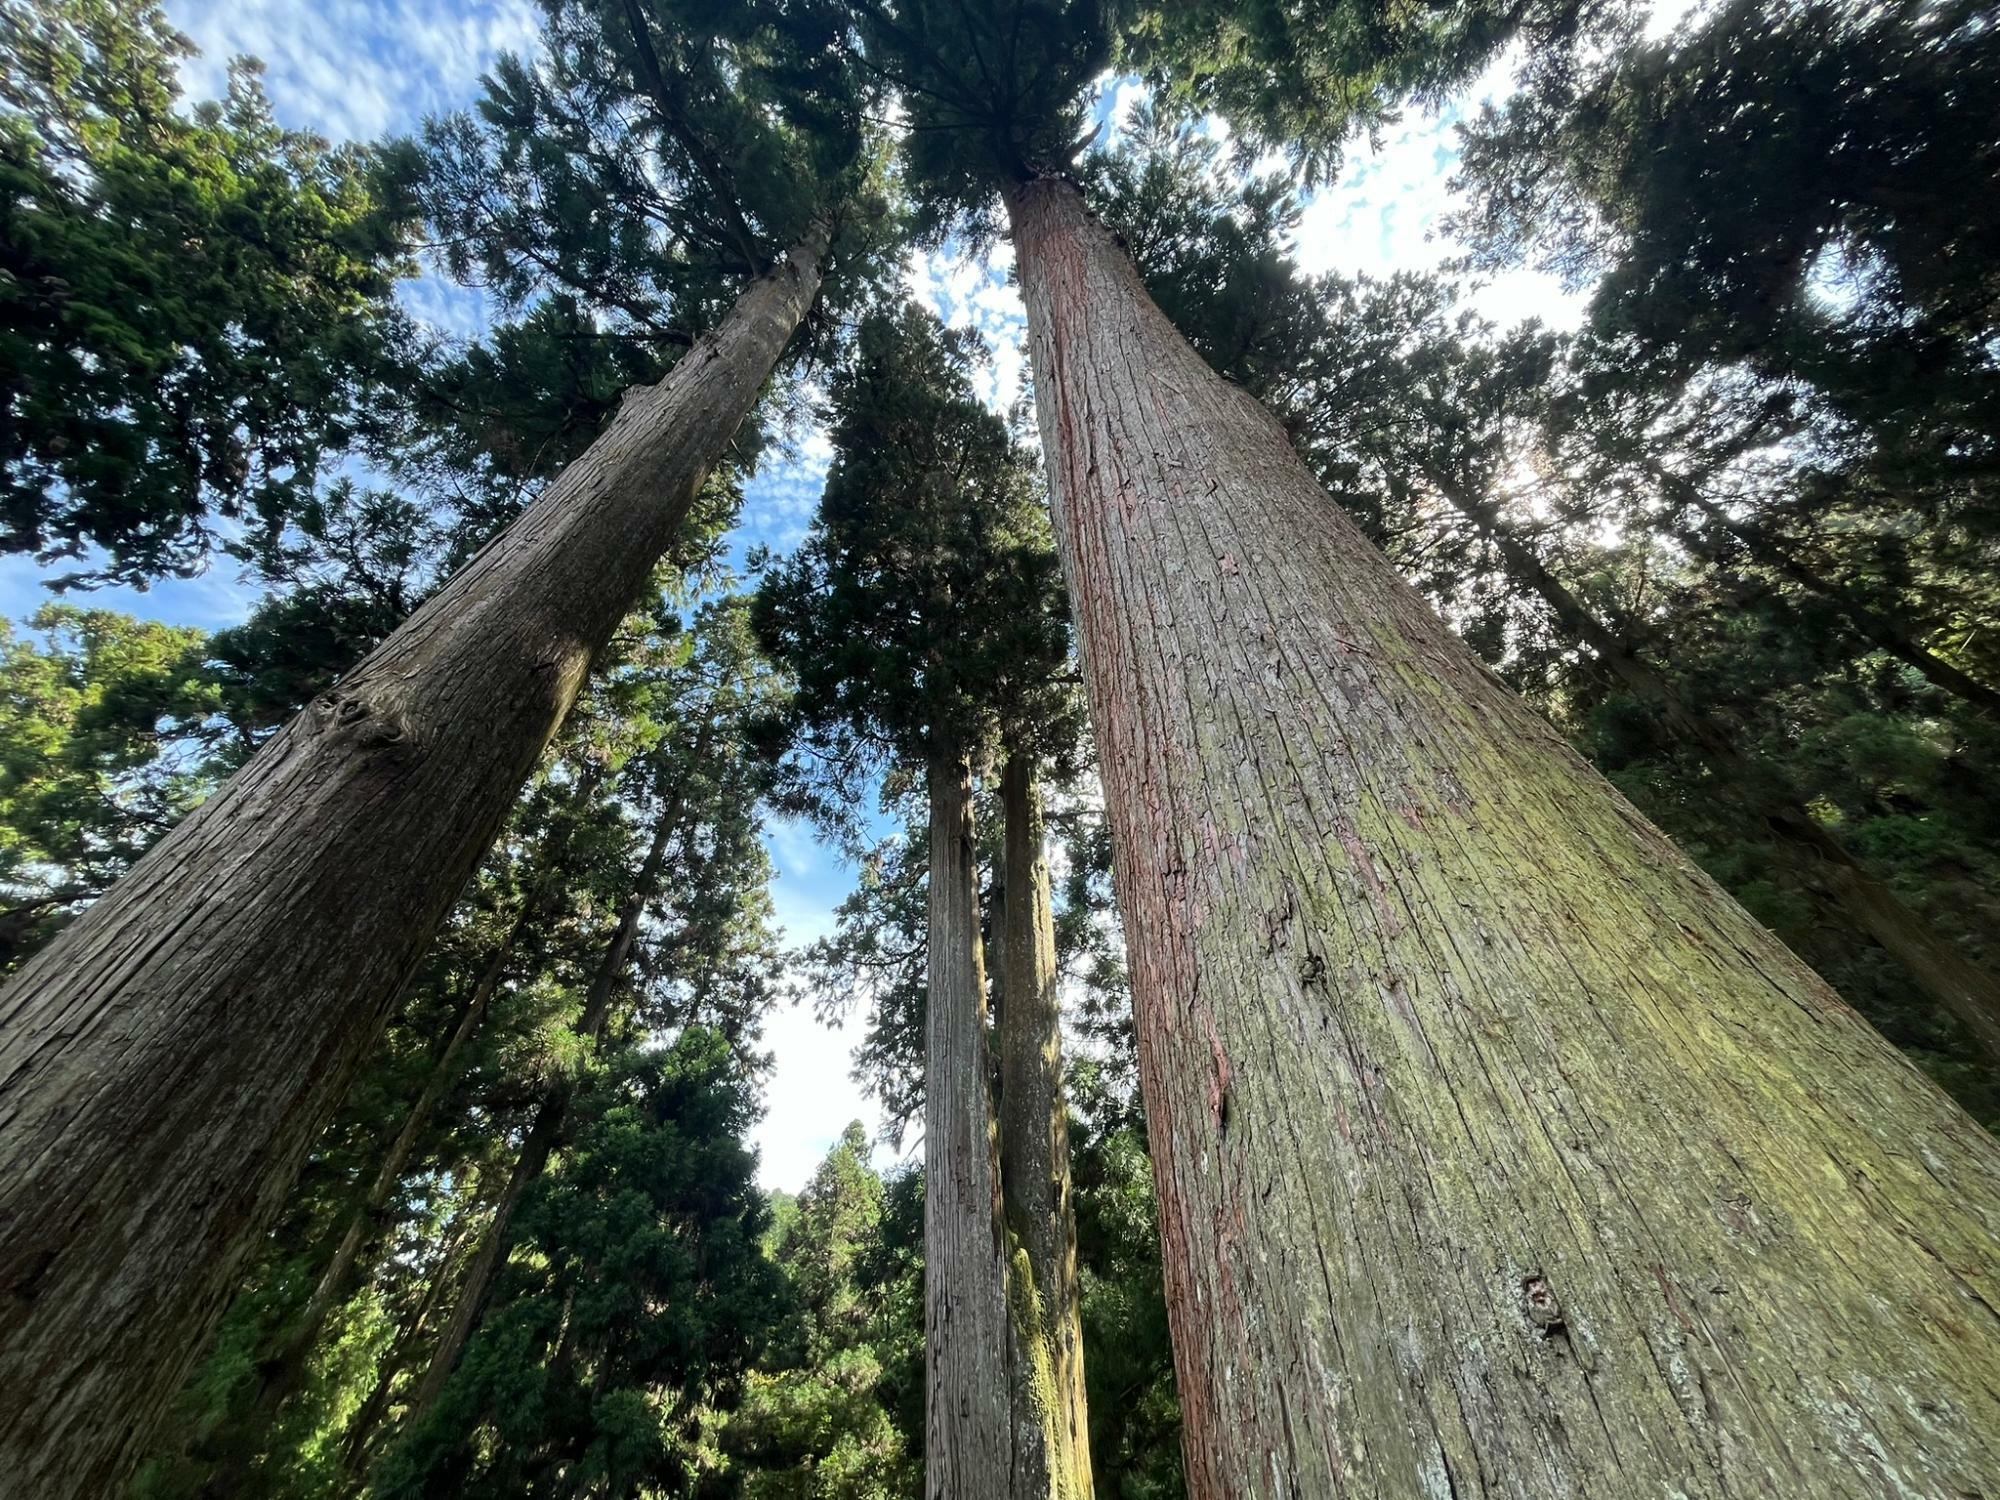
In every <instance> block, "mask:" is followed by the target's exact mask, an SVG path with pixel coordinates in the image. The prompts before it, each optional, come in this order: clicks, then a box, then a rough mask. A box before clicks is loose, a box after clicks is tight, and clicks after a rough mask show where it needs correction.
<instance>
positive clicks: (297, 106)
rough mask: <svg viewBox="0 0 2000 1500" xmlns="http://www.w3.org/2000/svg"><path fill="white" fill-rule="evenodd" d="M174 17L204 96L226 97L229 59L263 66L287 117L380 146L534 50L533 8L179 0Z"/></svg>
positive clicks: (452, 0) (191, 85)
mask: <svg viewBox="0 0 2000 1500" xmlns="http://www.w3.org/2000/svg"><path fill="white" fill-rule="evenodd" d="M168 15H169V19H171V20H172V22H173V24H174V25H175V26H177V27H178V28H179V29H180V30H182V31H184V32H186V33H187V34H188V36H189V37H191V38H192V39H193V40H194V42H195V44H196V45H197V46H198V47H200V48H201V51H202V55H201V56H200V57H199V58H196V59H194V60H192V61H191V62H190V63H189V64H188V65H187V67H186V69H185V76H186V80H187V84H188V89H189V92H190V94H191V95H193V96H194V97H195V98H210V97H214V96H216V95H218V94H220V93H221V92H222V89H223V85H224V82H225V80H226V78H227V70H228V65H229V60H230V59H231V58H232V57H236V56H244V55H247V56H251V57H256V58H259V59H261V60H262V61H263V62H264V64H265V66H266V68H267V70H268V71H267V74H266V85H267V87H268V88H269V90H270V94H271V99H272V103H273V105H274V106H275V108H276V109H277V112H278V118H279V119H280V120H282V121H284V123H285V124H287V125H290V126H293V127H295V128H298V129H305V130H315V131H318V132H319V133H321V134H322V135H326V136H328V137H331V138H332V139H334V140H373V139H375V138H376V137H378V136H381V135H383V134H386V133H389V132H391V131H401V130H408V129H410V128H411V127H412V126H414V125H415V124H416V123H417V122H418V121H419V120H420V119H421V118H422V117H423V116H424V115H426V114H431V113H437V112H440V111H443V110H448V109H453V108H456V107H458V106H460V105H463V104H464V103H466V102H467V101H468V100H469V99H470V98H471V97H472V96H473V94H474V93H475V92H476V91H477V87H478V81H479V75H480V74H481V73H483V72H484V71H486V69H488V68H489V67H491V66H492V63H493V59H494V57H495V56H496V55H497V54H498V53H500V52H502V51H516V52H518V51H526V50H529V49H531V48H532V47H533V46H534V43H535V37H536V30H537V23H536V16H535V7H534V6H533V4H532V3H530V0H404V3H390V0H316V3H313V4H301V3H299V0H180V3H170V5H169V10H168Z"/></svg>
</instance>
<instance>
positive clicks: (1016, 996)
mask: <svg viewBox="0 0 2000 1500" xmlns="http://www.w3.org/2000/svg"><path fill="white" fill-rule="evenodd" d="M1000 806H1001V814H1002V817H1003V819H1004V821H1005V825H1006V826H1005V830H1004V833H1005V878H1004V881H1003V889H1004V890H1005V891H1006V893H1007V895H1006V900H1005V903H1004V905H1003V908H1002V913H1001V922H1002V951H1003V954H1004V958H1003V963H1004V971H1003V972H1004V974H1005V983H1004V984H1003V985H1002V986H1001V990H1000V1027H999V1039H1000V1190H1001V1201H1002V1203H1003V1205H1004V1207H1005V1210H1006V1216H1007V1226H1008V1229H1009V1230H1010V1232H1011V1233H1012V1235H1013V1240H1014V1246H1015V1256H1014V1261H1015V1265H1014V1276H1015V1279H1016V1280H1017V1281H1018V1282H1020V1283H1021V1285H1019V1286H1017V1287H1016V1288H1015V1289H1014V1294H1013V1295H1014V1299H1015V1302H1016V1304H1017V1306H1018V1305H1020V1304H1021V1303H1022V1302H1023V1300H1024V1297H1025V1294H1026V1292H1027V1291H1028V1290H1029V1289H1030V1288H1032V1290H1033V1293H1034V1298H1035V1301H1034V1306H1033V1308H1032V1309H1030V1311H1032V1313H1033V1314H1034V1316H1033V1318H1032V1320H1018V1319H1017V1322H1019V1321H1027V1322H1028V1324H1029V1326H1028V1327H1026V1328H1023V1329H1022V1330H1021V1332H1022V1333H1023V1336H1024V1337H1032V1338H1034V1339H1035V1340H1036V1341H1037V1342H1038V1343H1039V1346H1040V1347H1039V1349H1038V1350H1037V1352H1036V1353H1035V1356H1034V1358H1033V1361H1032V1365H1031V1368H1032V1370H1033V1372H1034V1373H1035V1375H1036V1376H1037V1383H1038V1384H1042V1385H1045V1386H1046V1389H1044V1390H1039V1391H1037V1392H1035V1396H1036V1398H1037V1408H1038V1415H1039V1417H1040V1420H1041V1422H1042V1428H1043V1441H1044V1443H1045V1445H1046V1446H1047V1449H1048V1453H1049V1480H1050V1483H1049V1489H1048V1493H1049V1494H1050V1495H1052V1496H1057V1497H1061V1500H1073V1497H1087V1496H1089V1495H1090V1494H1091V1493H1092V1485H1091V1469H1090V1413H1089V1406H1088V1403H1087V1402H1086V1400H1085V1397H1084V1380H1083V1324H1082V1312H1081V1306H1080V1293H1079V1289H1078V1285H1077V1270H1076V1204H1075V1201H1074V1199H1073V1197H1072V1195H1071V1182H1070V1169H1069V1108H1068V1105H1067V1102H1066V1099H1065V1096H1064V1093H1063V1062H1062V1003H1061V998H1060V996H1059V994H1058V992H1057V989H1056V933H1055V912H1054V907H1053V903H1052V901H1051V898H1050V894H1049V861H1048V856H1047V854H1046V852H1045V851H1044V849H1043V833H1042V799H1041V792H1040V789H1039V788H1038V787H1037V786H1036V785H1035V768H1034V762H1033V759H1032V758H1031V757H1029V756H1027V755H1025V754H1022V753H1020V752H1010V753H1009V754H1008V755H1007V757H1006V760H1005V762H1004V763H1003V765H1002V767H1001V771H1000ZM1023 1256H1025V1257H1026V1260H1027V1265H1026V1267H1025V1268H1023V1267H1022V1266H1021V1264H1020V1261H1021V1258H1022V1257H1023Z"/></svg>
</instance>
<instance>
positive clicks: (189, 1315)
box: [0, 243, 823, 1500]
mask: <svg viewBox="0 0 2000 1500" xmlns="http://www.w3.org/2000/svg"><path fill="white" fill-rule="evenodd" d="M822 251H823V243H822V244H816V245H810V246H805V247H801V248H800V249H797V250H795V251H793V252H792V253H791V255H790V256H788V257H787V258H786V260H785V261H784V262H783V263H782V264H781V265H780V266H779V267H778V268H777V269H776V270H774V271H773V272H772V273H771V274H770V275H769V276H767V277H765V278H763V279H762V280H760V281H758V282H756V283H755V284H753V285H752V286H751V287H750V288H749V289H748V290H747V291H745V293H744V294H743V295H742V297H741V298H739V299H738V301H737V304H736V306H735V307H734V308H733V309H732V310H731V311H730V313H729V314H728V316H726V317H725V318H724V319H723V321H722V323H721V324H720V326H719V327H718V328H717V329H716V330H715V332H714V333H713V334H711V335H709V336H708V337H706V338H704V339H703V340H701V341H700V342H699V343H697V344H696V345H695V347H694V348H693V349H691V350H690V351H689V352H688V353H687V355H686V356H684V357H683V358H682V360H681V361H680V363H679V364H677V365H676V366H675V367H674V368H673V369H672V370H671V371H670V372H669V373H668V375H667V377H666V378H665V379H664V380H663V381H661V382H660V383H659V384H658V385H657V386H654V387H652V388H651V389H649V390H645V391H640V392H636V393H634V395H633V396H632V398H631V399H630V400H628V401H627V402H626V404H625V407H624V409H623V410H622V411H621V412H620V413H619V415H618V417H617V418H616V419H615V420H614V421H613V423H612V425H611V427H610V428H609V429H608V430H607V431H606V432H605V433H604V435H603V436H602V437H600V438H599V439H598V440H597V441H596V442H595V443H594V444H592V446H591V448H590V451H589V452H588V453H586V454H585V455H584V456H583V457H582V458H581V459H579V460H578V461H577V462H576V463H574V464H572V465H571V466H570V467H569V469H568V470H566V471H565V472H564V474H563V476H562V477H561V478H560V479H558V480H557V481H556V483H555V484H554V485H553V486H551V488H550V489H549V491H548V493H547V494H545V495H544V496H543V497H542V498H541V499H540V500H539V501H538V502H537V503H536V504H535V505H534V506H533V507H532V508H531V509H530V510H529V511H528V512H527V513H526V514H525V515H523V516H522V517H521V518H520V519H519V520H518V521H516V522H515V524H514V525H512V526H510V527H509V528H508V529H507V531H506V532H505V533H504V534H502V535H501V536H500V537H499V538H497V539H496V540H495V541H494V542H493V543H492V544H491V545H489V546H488V547H487V548H486V549H485V550H484V551H482V552H481V553H480V554H479V556H478V557H476V558H475V559H474V560H473V561H472V562H471V564H469V565H468V566H467V567H466V568H465V569H464V571H462V572H461V573H459V574H458V576H457V577H455V578H454V579H453V580H452V581H451V582H450V583H449V584H448V585H447V586H446V587H445V588H443V589H442V590H440V591H439V593H438V594H437V595H436V596H435V597H434V598H433V599H432V600H431V601H430V602H429V603H427V604H426V605H425V606H424V607H423V608H422V609H421V610H419V611H418V612H417V613H416V614H415V615H414V616H412V617H411V618H410V619H409V620H408V621H407V622H406V623H405V624H404V625H403V626H402V627H401V628H400V629H399V630H397V631H396V633H395V634H394V635H392V636H391V637H390V638H389V639H388V640H387V641H386V642H384V643H383V644H382V646H381V647H379V648H378V649H377V650H376V651H375V652H374V654H373V655H371V656H370V657H369V658H368V659H367V660H366V661H364V662H363V663H362V664H361V665H360V666H359V667H357V668H356V669H355V670H354V671H353V672H352V673H351V674H349V676H348V677H347V678H346V679H345V680H343V681H342V682H341V684H340V685H339V686H338V687H337V688H335V689H333V690H332V691H330V692H328V693H327V694H325V695H324V696H323V697H321V698H319V699H317V700H315V701H314V703H313V704H312V705H311V707H310V708H309V709H308V710H307V711H306V712H305V713H303V714H301V715H300V716H299V717H298V718H297V719H295V720H294V721H293V722H292V723H291V724H290V725H288V726H287V727H286V728H285V729H284V730H283V731H281V732H280V733H279V734H278V735H277V736H276V737H275V738H273V739H272V740H271V741H270V742H269V743H268V744H267V745H266V746H265V747H264V748H263V749H262V750H261V751H260V752H259V753H258V754H257V755H256V757H255V758H253V759H252V760H251V762H250V763H249V764H248V765H247V766H245V767H244V768H243V769H242V770H241V771H240V772H238V773H237V775H236V776H235V777H234V778H232V779H231V781H230V782H229V784H228V785H227V786H226V787H225V788H224V789H223V790H222V791H221V792H220V793H218V794H217V795H216V796H215V797H214V798H212V799H210V801H209V802H207V803H206V804H205V805H204V806H203V807H201V808H200V809H199V810H198V811H197V812H195V813H194V814H193V815H192V816H191V817H189V818H188V819H187V820H186V821H185V822H183V823H182V824H181V825H180V826H179V827H178V828H177V829H175V830H174V832H173V833H171V834H169V835H168V836H167V838H165V839H164V840H162V841H161V843H160V844H159V845H157V846H156V847H155V848H154V849H153V850H152V852H151V853H149V854H148V855H147V856H146V858H144V859H143V860H141V861H140V862H139V864H138V865H136V866H135V867H134V868H133V869H132V871H131V872H130V873H129V874H127V875H126V876H125V878H124V879H123V880H121V881H120V882H118V884H117V885H116V886H115V887H114V888H113V889H112V890H111V891H110V892H109V893H108V894H107V895H106V896H105V897H104V899H103V900H102V901H100V902H99V903H98V904H97V905H96V906H95V907H94V908H92V909H91V911H89V912H88V913H87V914H85V916H84V917H83V918H82V919H81V920H80V921H78V922H77V923H76V924H75V925H74V926H72V927H71V928H70V929H69V930H68V931H67V932H66V933H64V935H63V936H62V937H61V938H59V939H58V940H57V941H56V942H55V943H54V944H52V945H51V946H50V947H49V948H48V949H46V950H45V951H44V952H42V953H41V954H40V955H38V956H37V957H36V958H35V959H34V960H33V961H31V962H30V963H29V964H28V965H27V966H26V967H25V968H23V969H22V971H21V972H20V973H19V974H17V975H16V976H15V977H14V979H13V980H12V981H11V982H10V983H9V984H8V986H7V987H6V989H5V990H4V991H0V1491H4V1492H5V1493H6V1494H8V1495H9V1496H12V1497H20V1500H40V1497H43V1496H56V1495H90V1496H96V1495H101V1494H107V1493H111V1492H112V1491H114V1490H115V1489H116V1488H117V1487H118V1485H119V1483H120V1481H121V1479H122V1476H123V1475H125V1474H126V1473H127V1472H128V1471H129V1470H130V1468H131V1466H132V1465H133V1463H134V1462H136V1460H137V1458H138V1456H139V1455H140V1454H141V1453H142V1452H143V1451H144V1447H145V1443H146V1436H147V1434H148V1433H149V1431H150V1430H151V1428H152V1425H153V1423H154V1422H155V1420H156V1419H157V1418H158V1416H159V1414H160V1412H161V1410H162V1409H163V1407H164V1406H165V1404H166V1402H167V1401H168V1400H170V1399H171V1397H172V1395H173V1393H174V1391H175V1390H176V1389H177V1388H178V1387H179V1385H180V1383H181V1380H182V1378H183V1377H184V1376H185V1374H186V1372H187V1368H188V1365H189V1363H190V1362H191V1361H192V1360H193V1359H194V1358H195V1357H196V1356H197V1355H198V1354H199V1353H200V1351H201V1348H202V1346H203V1344H204V1342H205V1340H206V1336H207V1334H208V1332H209V1330H210V1329H211V1328H212V1327H213V1325H214V1322H215V1320H216V1318H217V1317H218V1316H219V1315H220V1313H221V1310H222V1307H223V1305H224V1303H225V1301H226V1299H227V1297H228V1294H229V1292H230V1290H231V1288H232V1287H233V1286H234V1285H235V1281H236V1277H237V1273H238V1271H239V1269H240V1267H241V1265H242V1262H243V1257H244V1254H245V1252H246V1250H247V1249H248V1247H249V1246H250V1245H251V1244H253V1243H254V1241H255V1239H256V1236H257V1234H258V1233H259V1231H260V1230H261V1229H262V1228H263V1226H264V1225H265V1224H266V1223H267V1222H268V1221H269V1219H270V1218H271V1216H272V1214H273V1213H274V1212H275V1210H276V1208H277V1205H278V1203H279V1202H280V1200H281V1198H282V1195H283V1193H284V1191H285V1189H286V1187H287V1185H288V1184H289V1183H290V1182H291V1181H292V1180H293V1178H294V1176H295V1175H296V1173H297V1171H298V1168H299V1165H300V1162H301V1161H302V1160H303V1158H304V1154H305V1152H306V1149H307V1147H308V1145H309V1143H310V1142H311V1140H312V1138H313V1136H314V1134H315V1133H316V1131H317V1130H318V1129H319V1127H320V1126H321V1125H323V1124H324V1123H325V1121H326V1118H327V1116H328V1115H329V1114H330V1113H331V1111H332V1110H333V1108H334V1107H335V1105H336V1104H337V1103H338V1101H339V1099H340V1097H341V1095H342V1094H343V1093H344V1092H345V1090H346V1088H347V1085H348V1083H349V1081H350V1080H351V1079H352V1077H353V1074H354V1071H355V1069H356V1067H358V1066H359V1063H360V1060H361V1059H362V1058H363V1057H364V1056H365V1055H366V1053H367V1049H368V1047H369V1046H370V1045H371V1044H372V1043H373V1042H374V1040H375V1038H376V1037H377V1036H378V1035H379V1034H380V1032H381V1030H382V1027H383V1025H384V1024H385V1022H386V1020H387V1017H388V1014H389V1010H390V1008H391V1006H392V1004H393V1002H394V998H395V995H396V992H397V989H398V987H399V985H400V984H401V983H402V980H403V977H404V975H405V974H406V973H408V971H409V969H410V967H411V965H412V964H413V963H414V962H415V961H416V959H417V957H418V956H419V954H420V953H421V952H422V950H423V947H424V945H425V943H426V942H427V941H428V940H429V939H430V936H431V934H432V932H433V931H434V930H435V929H436V927H437V924H438V922H439V921H440V920H441V918H442V917H443V914H444V913H445V911H446V910H447V909H448V907H449V906H450V904H451V902H452V900H453V899H454V898H455V897H456V896H457V894H458V891H459V888H460V886H461V885H462V884H463V883H464V881H465V879H466V877H467V875H468V874H470V872H471V870H472V868H473V866H474V865H475V864H476V863H477V861H478V859H479V857H480V855H481V854H482V853H483V852H484V851H485V849H486V847H487V845H488V844H489V843H490V842H491V840H492V838H493V835H494V833H495V831H496V829H497V828H498V827H499V824H500V821H501V819H502V818H503V817H504V816H505V815H506V812H507V809H508V808H509V807H510V806H511V805H512V803H513V799H514V796H515V793H516V792H517V791H518V790H519V788H520V785H521V783H522V781H523V780H524V779H525V777H526V776H527V774H528V772H529V770H530V768H531V767H532V766H533V764H534V762H535V759H536V757H537V756H538V755H539V754H540V753H541V751H542V748H543V746H544V745H546V744H547V742H548V740H549V736H550V735H551V733H552V732H553V731H554V729H555V727H556V726H557V725H558V724H559V723H560V722H561V721H562V718H563V715H564V714H565V713H566V712H567V711H568V709H569V706H570V703H571V701H572V700H573V699H574V697H575V695H576V692H577V689H578V687H579V686H580V685H581V684H582V682H583V679H584V675H585V673H586V672H587V671H588V669H589V666H590V662H591V658H592V656H593V655H594V654H595V653H596V652H597V651H598V650H599V648H601V647H602V645H603V644H604V642H605V641H606V640H607V639H609V637H610V635H611V632H612V630H613V629H614V628H615V626H616V625H617V623H618V621H619V619H620V618H621V617H622V616H623V615H624V613H625V612H626V611H627V610H628V609H629V608H630V607H631V606H632V604H633V603H634V602H635V601H636V600H637V599H638V598H639V597H640V596H641V594H642V593H643V591H644V589H645V586H646V582H647V579H648V578H649V576H650V574H651V570H652V568H653V565H654V564H655V562H656V561H657V560H658V558H659V557H660V555H661V554H662V553H663V552H664V551H665V550H666V548H667V546H668V544H669V543H670V542H671V541H672V539H673V537H674V535H675V533H676V532H677V531H678V529H679V528H680V525H681V522H682V520H683V519H684V517H685V516H686V514H687V510H688V507H689V505H690V504H691V503H692V501H693V498H694V496H695V494H696V492H697V491H698V489H699V488H700V486H701V484H702V482H703V480H704V479H705V478H706V476H707V474H708V472H709V470H710V468H711V467H712V466H713V465H714V464H715V462H716V461H717V460H718V459H719V458H720V456H721V455H722V453H723V451H724V449H725V447H726V446H727V444H728V443H729V441H730V440H731V438H732V437H733V436H734V435H735V433H736V431H737V429H738V428H739V427H740V426H741V424H742V421H743V418H744V416H745V415H746V414H747V413H748V411H749V409H750V407H751V405H752V403H753V402H754V401H755V399H756V396H757V393H758V390H759V389H760V388H761V387H762V386H763V384H764V382H765V381H766V380H767V379H768V378H769V376H770V373H771V371H772V368H773V367H774V365H775V364H776V362H777V360H778V357H779V355H780V353H781V352H782V350H783V348H784V346H785V344H786V342H787V341H788V340H789V339H790V337H791V335H792V333H793V331H794V330H795V329H796V327H797V325H798V323H799V320H800V318H801V317H802V316H803V314H804V312H805V310H806V308H807V307H808V306H809V305H810V303H811V302H812V299H813V297H814V295H815V292H816V290H817V287H818V282H819V256H820V254H821V253H822Z"/></svg>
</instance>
